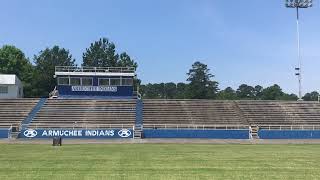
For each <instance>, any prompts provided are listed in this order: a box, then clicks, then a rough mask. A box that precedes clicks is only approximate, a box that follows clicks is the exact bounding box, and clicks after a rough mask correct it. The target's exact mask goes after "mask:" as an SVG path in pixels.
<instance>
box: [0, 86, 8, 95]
mask: <svg viewBox="0 0 320 180" xmlns="http://www.w3.org/2000/svg"><path fill="white" fill-rule="evenodd" d="M0 94H8V86H0Z"/></svg>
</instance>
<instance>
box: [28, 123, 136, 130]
mask: <svg viewBox="0 0 320 180" xmlns="http://www.w3.org/2000/svg"><path fill="white" fill-rule="evenodd" d="M132 126H134V124H84V123H73V124H62V123H61V124H56V123H55V124H48V123H32V124H31V125H30V126H29V128H35V129H38V128H39V129H42V128H44V129H48V128H50V129H67V128H71V129H99V128H101V129H112V128H132Z"/></svg>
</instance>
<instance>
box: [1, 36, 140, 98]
mask: <svg viewBox="0 0 320 180" xmlns="http://www.w3.org/2000/svg"><path fill="white" fill-rule="evenodd" d="M82 57H83V61H82V64H81V65H82V66H94V67H115V66H116V67H127V66H130V67H135V68H137V67H138V65H137V63H136V62H135V61H134V60H133V59H131V58H130V56H129V55H128V54H127V53H126V52H122V53H120V54H119V53H117V52H116V47H115V44H114V43H113V42H110V41H109V40H108V39H107V38H100V39H99V40H98V41H95V42H93V43H91V44H90V46H89V47H88V48H87V49H86V51H85V52H84V53H83V55H82ZM32 62H33V63H32ZM55 66H72V67H77V64H76V63H75V59H74V58H73V57H72V55H71V53H70V51H69V50H67V49H65V48H61V47H59V46H57V45H55V46H53V47H52V48H45V49H44V50H41V51H40V52H39V53H38V54H36V55H34V57H33V58H32V60H30V58H28V57H26V56H25V54H24V53H23V52H22V51H21V50H20V49H18V48H16V47H15V46H12V45H4V46H3V47H2V48H0V73H3V74H16V75H17V76H18V77H19V79H20V80H21V81H22V83H23V86H24V90H23V91H24V96H25V97H47V96H48V95H49V93H50V92H51V91H52V90H53V89H54V87H55V86H56V80H55V79H54V78H53V75H54V73H55Z"/></svg>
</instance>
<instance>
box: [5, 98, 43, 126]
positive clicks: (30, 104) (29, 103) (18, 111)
mask: <svg viewBox="0 0 320 180" xmlns="http://www.w3.org/2000/svg"><path fill="white" fill-rule="evenodd" d="M38 101H39V99H31V98H30V99H29V98H25V99H0V128H8V127H10V126H11V125H14V126H19V125H20V124H21V122H22V121H23V120H24V119H25V118H26V117H27V116H28V114H29V113H30V112H31V110H32V109H33V108H34V106H35V105H36V104H37V103H38Z"/></svg>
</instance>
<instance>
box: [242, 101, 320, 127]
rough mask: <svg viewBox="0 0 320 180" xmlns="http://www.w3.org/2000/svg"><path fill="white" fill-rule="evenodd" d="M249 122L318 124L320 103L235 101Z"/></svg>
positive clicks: (293, 124)
mask: <svg viewBox="0 0 320 180" xmlns="http://www.w3.org/2000/svg"><path fill="white" fill-rule="evenodd" d="M236 103H237V104H238V106H239V108H240V110H241V112H242V113H243V116H244V117H245V118H246V119H247V120H248V123H249V124H254V125H259V126H263V125H274V126H277V125H291V126H298V125H319V124H320V104H319V103H318V102H306V101H236Z"/></svg>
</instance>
